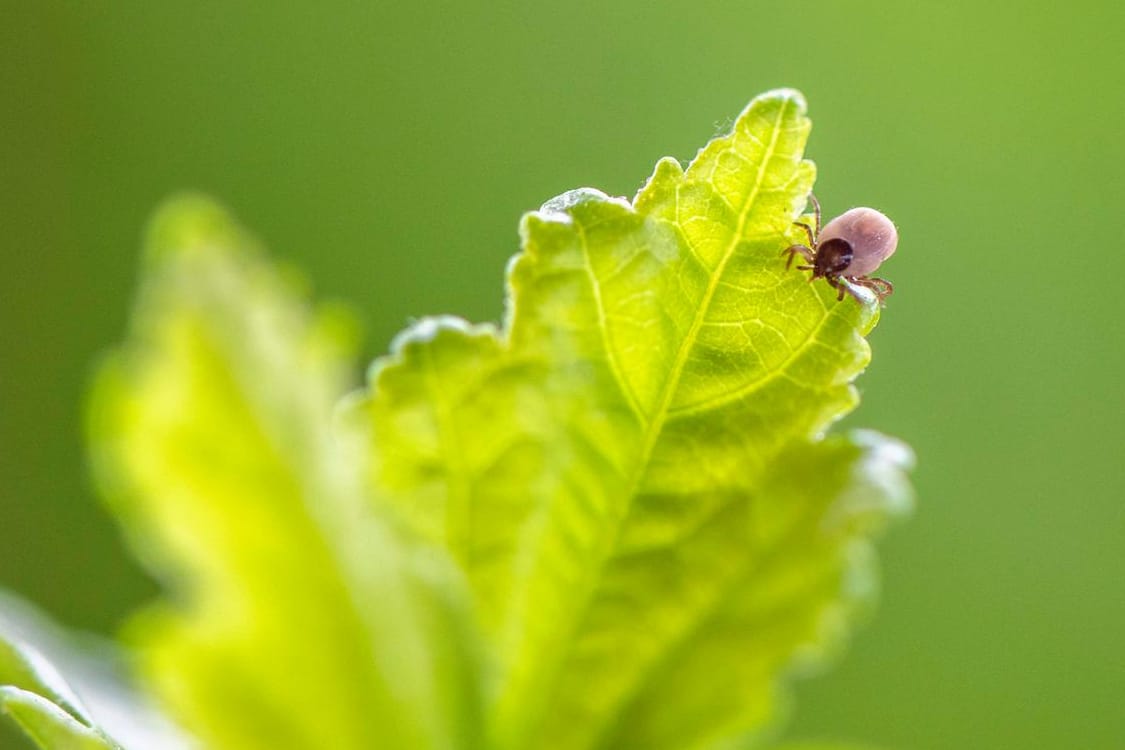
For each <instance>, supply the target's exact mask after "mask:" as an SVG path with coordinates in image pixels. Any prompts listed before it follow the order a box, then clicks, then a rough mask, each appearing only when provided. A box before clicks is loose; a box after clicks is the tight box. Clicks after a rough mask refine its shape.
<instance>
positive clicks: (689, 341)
mask: <svg viewBox="0 0 1125 750" xmlns="http://www.w3.org/2000/svg"><path fill="white" fill-rule="evenodd" d="M808 130H809V121H808V119H807V118H806V117H805V104H804V101H803V99H802V98H801V96H800V95H799V94H797V93H796V92H793V91H776V92H771V93H769V94H766V95H764V96H762V97H759V98H758V99H756V100H754V101H753V102H752V103H751V104H750V106H749V107H748V108H747V109H746V111H745V112H743V114H742V115H741V116H740V117H739V119H738V120H737V122H736V123H735V125H734V128H733V132H732V133H731V134H730V135H728V136H725V137H722V138H719V139H716V140H715V141H713V142H711V143H710V144H709V145H708V146H707V147H705V148H704V149H703V150H702V151H701V152H700V153H699V155H698V156H697V157H696V159H695V160H694V161H693V162H692V163H691V165H690V166H689V167H688V168H687V170H686V171H685V170H684V169H683V168H681V166H680V165H679V164H678V163H677V162H675V161H673V160H670V159H665V160H662V161H661V162H660V163H659V164H658V165H657V168H656V172H655V174H654V175H653V177H652V178H651V180H650V181H649V183H648V184H647V185H646V186H645V187H644V188H643V189H642V190H641V192H640V193H639V194H638V195H637V197H636V199H635V200H634V201H633V202H632V203H630V202H629V201H627V200H625V199H621V198H610V197H607V196H606V195H604V194H602V193H600V192H598V191H596V190H591V189H583V190H577V191H573V192H570V193H567V194H565V195H563V196H560V197H559V198H556V199H554V200H552V201H550V202H548V203H547V204H546V205H544V206H543V208H542V209H541V210H540V211H538V212H535V213H532V214H530V215H529V216H527V217H526V218H525V220H524V222H523V226H522V235H523V253H522V254H521V255H519V256H517V257H516V259H515V261H514V263H513V264H512V266H511V270H510V275H509V283H510V289H511V298H510V306H509V312H508V320H507V322H506V325H505V327H504V329H503V330H502V331H498V330H496V329H494V328H492V327H488V326H478V327H472V326H469V325H467V324H465V323H463V322H461V321H458V320H455V319H449V318H439V319H430V320H425V321H422V322H421V323H419V324H418V325H417V326H415V327H414V328H413V329H412V330H410V331H408V332H406V333H405V334H404V335H402V336H401V337H400V338H399V339H398V340H397V342H396V344H395V346H394V347H393V352H392V355H391V356H390V357H389V358H387V359H385V360H383V361H381V362H379V363H377V365H376V366H375V367H374V368H373V370H372V374H371V383H370V391H369V395H368V397H367V400H366V401H363V402H361V406H360V407H359V408H358V409H356V410H354V411H352V412H351V416H352V417H353V418H355V417H356V416H357V415H358V417H359V419H358V421H359V422H361V423H362V422H363V421H364V420H366V421H367V425H368V427H369V429H370V453H371V456H372V467H371V472H372V477H373V482H374V484H375V485H376V487H377V488H378V495H379V496H380V497H382V498H384V499H385V500H386V501H387V502H388V503H389V504H390V505H391V506H392V507H393V508H394V509H395V510H396V512H397V513H398V514H399V516H400V517H402V518H404V519H406V521H407V523H408V524H409V525H410V526H411V527H412V528H413V529H414V530H415V531H416V532H417V533H418V534H420V535H422V536H424V537H425V538H428V539H431V540H434V541H437V542H440V543H442V544H444V545H445V547H446V548H447V549H448V550H449V551H450V553H451V554H452V556H453V557H454V558H455V559H456V560H457V561H458V562H459V563H460V565H461V566H462V568H463V570H464V571H465V574H466V576H467V578H468V580H469V582H470V586H471V588H472V590H473V593H474V596H475V600H476V602H477V606H478V607H479V608H480V616H481V620H482V622H483V624H484V627H485V629H486V632H487V633H488V635H489V637H490V639H491V642H492V644H493V648H494V649H495V651H496V653H497V655H498V661H499V663H500V670H501V678H500V683H499V686H498V688H497V694H496V697H495V699H494V700H495V703H494V706H493V710H494V711H495V712H496V717H497V719H496V720H497V731H498V733H499V736H500V746H501V747H503V748H505V749H506V750H517V749H522V748H555V749H558V750H579V749H586V748H607V749H608V748H645V750H661V749H662V748H668V749H670V750H671V749H673V748H674V749H675V750H687V749H688V748H704V747H706V748H712V747H720V746H722V747H728V746H733V745H732V744H730V743H733V742H738V743H740V744H741V742H742V739H741V738H745V737H747V736H749V735H752V734H753V733H754V732H755V731H756V730H759V729H760V728H761V727H762V726H763V725H765V724H766V723H767V722H769V721H770V720H771V719H772V718H773V717H774V715H775V714H776V713H777V705H778V704H777V701H776V700H775V690H776V686H777V682H778V679H779V677H781V676H782V675H783V674H785V673H786V672H787V671H789V670H792V669H793V668H794V667H797V666H807V665H810V664H814V663H817V662H818V661H821V660H822V657H823V655H824V653H825V652H826V651H828V650H830V649H831V648H833V647H835V646H836V645H837V644H838V642H839V641H840V639H841V637H842V636H843V635H844V634H845V632H846V630H847V626H848V623H849V622H850V620H851V616H852V614H853V612H854V611H855V610H856V608H857V605H859V604H862V603H863V602H864V601H866V600H867V599H868V595H869V593H870V591H871V590H872V588H873V572H872V566H871V558H872V555H871V554H870V550H869V547H868V545H869V539H870V537H871V535H872V534H873V533H874V532H875V531H876V530H877V529H878V528H879V527H880V526H881V524H882V521H883V520H884V519H885V517H886V516H888V515H890V514H891V513H894V512H897V511H900V510H902V509H903V508H904V507H906V506H907V505H908V503H909V490H908V487H907V486H906V483H905V480H904V479H903V476H902V474H903V471H904V469H905V468H907V467H908V465H909V464H910V460H911V459H910V454H909V452H908V451H907V450H906V449H905V448H904V447H903V446H901V445H900V444H898V443H896V442H894V441H891V440H888V439H885V438H881V437H879V436H877V435H874V434H871V433H859V434H855V435H850V436H845V437H833V438H829V439H823V438H822V437H821V436H822V433H823V431H824V430H825V429H826V428H827V427H828V426H829V425H830V424H831V423H832V421H834V420H836V419H838V418H839V417H841V416H842V415H843V414H845V413H846V412H847V411H849V410H850V409H851V408H853V407H854V405H855V404H856V401H857V397H856V393H855V391H854V389H853V388H852V386H851V385H850V383H851V381H852V380H853V379H854V378H855V377H856V376H857V375H858V374H859V372H860V371H861V370H862V369H863V368H864V366H865V365H866V364H867V362H868V359H869V349H868V347H867V344H866V342H865V341H864V339H863V335H864V334H866V333H867V332H868V331H870V329H871V327H872V326H873V325H874V324H875V321H876V319H877V316H878V308H877V306H876V305H875V304H874V303H873V302H871V301H869V302H867V303H865V304H857V303H856V302H855V301H853V300H850V299H849V300H846V301H845V302H843V303H837V302H836V301H835V294H834V293H833V292H832V290H830V289H829V288H828V287H827V286H826V285H825V284H822V283H817V284H809V283H807V279H806V278H805V276H804V275H803V274H800V273H797V272H795V271H786V270H785V263H784V260H783V258H782V256H781V251H782V250H783V249H784V248H785V247H786V246H787V245H788V244H790V243H791V242H792V241H795V240H798V239H800V237H801V235H800V234H798V232H797V231H794V230H795V229H796V228H795V227H794V226H793V224H792V222H793V220H794V218H796V217H797V216H798V214H799V211H800V210H801V208H802V207H803V206H804V204H805V201H806V198H807V195H808V193H809V191H810V189H811V188H812V183H813V179H814V167H813V165H812V164H811V162H808V161H804V160H803V159H802V152H803V148H804V144H805V140H806V137H807V134H808Z"/></svg>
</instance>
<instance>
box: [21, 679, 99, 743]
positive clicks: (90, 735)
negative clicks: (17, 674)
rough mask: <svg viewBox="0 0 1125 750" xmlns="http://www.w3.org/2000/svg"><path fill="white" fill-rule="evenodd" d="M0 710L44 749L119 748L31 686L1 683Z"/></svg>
mask: <svg viewBox="0 0 1125 750" xmlns="http://www.w3.org/2000/svg"><path fill="white" fill-rule="evenodd" d="M0 710H2V711H3V712H4V713H6V714H8V715H9V716H11V717H12V720H13V721H15V722H16V724H18V725H19V727H20V728H21V729H22V730H23V731H24V732H25V733H26V734H27V736H28V737H30V738H31V739H33V740H34V741H35V744H37V745H39V747H41V748H43V750H117V745H114V744H113V743H112V742H111V741H110V740H109V739H107V738H106V737H105V735H103V734H102V733H100V732H98V731H97V730H95V729H93V728H91V727H89V726H87V725H86V724H83V723H82V722H80V721H78V719H76V718H74V716H73V715H71V714H70V713H67V712H66V711H64V710H63V709H62V708H61V707H60V706H59V705H57V704H55V703H52V702H51V701H49V700H47V699H46V698H44V697H43V696H41V695H37V694H36V693H33V692H31V691H29V690H21V689H20V688H17V687H11V686H7V685H5V686H0Z"/></svg>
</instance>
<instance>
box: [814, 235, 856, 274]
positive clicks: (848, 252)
mask: <svg viewBox="0 0 1125 750" xmlns="http://www.w3.org/2000/svg"><path fill="white" fill-rule="evenodd" d="M853 257H854V252H853V250H852V245H851V243H850V242H848V241H847V240H845V239H842V238H840V237H834V238H832V239H829V240H825V241H824V242H821V243H820V244H819V245H817V246H816V260H815V261H813V276H812V277H813V278H814V279H819V278H820V277H821V276H838V275H840V274H842V273H843V272H844V271H846V270H847V268H848V266H850V265H851V263H852V258H853Z"/></svg>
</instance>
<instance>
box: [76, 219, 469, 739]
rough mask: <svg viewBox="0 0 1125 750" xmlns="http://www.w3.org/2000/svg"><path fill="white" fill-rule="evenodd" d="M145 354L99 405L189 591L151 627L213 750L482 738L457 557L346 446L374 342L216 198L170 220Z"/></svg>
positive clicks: (164, 558) (116, 475) (144, 325)
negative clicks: (364, 357) (277, 262)
mask: <svg viewBox="0 0 1125 750" xmlns="http://www.w3.org/2000/svg"><path fill="white" fill-rule="evenodd" d="M143 283H144V287H143V290H142V294H141V298H140V302H139V304H138V307H137V310H136V313H135V316H134V319H133V332H132V336H131V339H130V341H129V343H128V344H127V345H126V346H125V347H124V348H123V349H121V350H120V351H119V352H118V353H116V355H115V356H113V357H112V358H111V360H110V361H109V362H108V363H107V364H106V365H105V367H104V368H103V370H102V373H101V377H100V379H99V383H98V387H97V390H96V394H95V399H94V403H93V409H92V418H91V425H92V435H93V446H94V452H95V458H96V463H97V468H98V470H99V476H100V479H101V481H102V484H103V486H104V488H105V491H106V494H107V496H108V497H109V498H110V500H111V501H112V505H113V508H114V510H115V512H116V513H117V514H118V515H119V516H120V517H121V520H122V522H123V524H124V526H125V528H126V531H127V532H128V533H129V535H130V538H131V540H132V542H133V544H134V546H135V549H136V550H137V552H138V554H139V555H140V557H141V558H142V559H143V560H144V561H145V562H146V563H147V564H148V565H149V567H150V568H151V569H152V570H153V572H154V573H155V574H156V575H157V576H158V577H159V578H160V579H162V580H163V581H164V582H165V584H166V586H167V588H168V590H169V597H168V599H167V600H166V601H164V602H163V603H162V604H160V605H159V606H157V607H155V608H153V609H152V610H150V611H149V612H147V613H146V614H144V615H142V616H141V617H140V618H139V619H137V620H136V621H135V622H134V623H133V625H132V627H131V630H130V634H131V635H130V637H131V639H132V640H133V641H134V642H135V643H136V645H137V648H138V649H139V651H140V654H141V659H142V669H143V672H144V675H145V677H146V678H147V680H148V681H149V682H150V684H151V685H152V686H153V688H154V689H155V691H156V692H157V694H158V695H159V697H160V698H161V699H162V700H163V701H164V703H165V704H166V705H167V706H168V707H169V708H170V710H171V711H172V713H173V714H174V715H175V716H176V717H177V718H178V719H179V720H180V721H182V723H183V724H184V725H185V726H187V727H190V728H191V730H192V732H193V733H195V734H196V735H197V736H198V737H199V738H200V740H202V741H203V743H204V744H205V746H206V747H208V748H211V749H212V750H219V749H222V748H231V749H232V750H233V749H237V750H253V749H254V748H263V749H264V748H269V749H270V750H284V749H285V748H312V747H324V748H333V749H334V750H348V749H350V748H357V749H358V748H362V749H363V750H368V749H369V748H373V747H403V748H406V747H411V748H442V749H446V748H448V749H449V750H454V749H461V748H473V747H478V746H479V745H480V743H481V741H482V740H481V733H482V729H481V719H480V712H479V705H478V699H479V681H480V679H481V673H482V670H481V669H480V668H479V666H478V664H477V648H476V646H475V645H474V635H473V632H472V627H471V622H470V615H469V614H468V613H467V611H466V598H465V597H464V596H463V595H462V594H461V593H460V592H461V587H460V581H459V578H458V575H457V573H456V570H455V568H454V566H452V565H451V564H448V562H447V561H446V560H445V559H444V557H443V555H442V554H441V553H439V552H436V551H434V550H428V549H425V548H423V547H420V546H419V545H418V543H417V542H416V541H415V540H414V539H412V538H411V537H410V536H409V535H408V534H405V533H403V532H402V531H401V530H400V529H397V528H395V527H394V526H393V525H392V524H390V523H388V522H387V521H386V520H385V519H382V518H380V517H378V516H376V515H375V514H373V513H372V512H371V505H372V503H371V501H370V499H369V498H367V497H366V496H365V494H364V491H363V489H362V486H361V483H360V481H359V478H360V476H361V475H362V473H363V467H362V464H361V463H359V462H357V460H356V458H357V456H361V455H362V454H361V453H359V452H357V451H354V450H350V449H349V447H348V445H347V444H346V443H344V442H341V441H342V440H343V438H341V439H340V440H337V439H335V438H334V437H333V435H332V429H333V428H332V412H333V409H334V404H335V402H336V401H337V399H338V398H339V396H340V395H341V394H342V393H344V392H345V390H346V389H347V388H348V385H349V373H350V372H351V367H352V351H351V350H352V348H353V344H354V336H353V335H352V334H351V327H350V325H349V323H348V320H347V318H346V317H345V316H343V315H341V314H340V313H339V311H333V310H329V309H326V310H319V311H313V310H310V309H309V308H308V306H307V305H306V304H305V303H304V302H303V301H302V300H301V295H300V293H299V292H300V289H299V287H298V283H297V281H296V280H295V278H293V277H292V275H288V276H286V275H283V274H279V273H277V272H276V271H275V270H274V269H273V268H272V267H271V266H270V265H269V264H268V263H267V262H266V261H265V260H264V259H263V257H262V256H261V254H260V253H259V251H258V250H257V248H256V246H255V243H254V242H253V241H252V240H250V239H249V238H248V237H247V236H246V235H245V233H244V232H243V231H242V230H241V229H240V228H239V227H237V226H236V225H235V224H234V223H233V222H232V221H231V219H230V218H228V217H227V216H226V214H224V213H223V212H222V211H221V210H220V209H218V208H217V207H216V206H214V205H212V204H211V203H209V202H207V201H205V200H203V199H200V198H193V197H186V198H182V199H180V200H177V201H174V202H172V203H171V204H170V205H168V206H167V207H166V208H165V209H164V210H163V211H161V212H160V214H159V215H158V216H157V217H156V219H155V221H154V223H153V225H152V228H151V231H150V237H149V242H148V252H147V256H146V265H145V269H144V281H143Z"/></svg>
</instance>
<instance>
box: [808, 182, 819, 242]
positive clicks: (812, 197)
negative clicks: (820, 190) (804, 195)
mask: <svg viewBox="0 0 1125 750" xmlns="http://www.w3.org/2000/svg"><path fill="white" fill-rule="evenodd" d="M809 203H811V204H812V206H813V215H814V216H816V236H817V237H819V236H820V201H818V200H817V199H816V196H815V195H813V194H812V193H809ZM813 246H814V247H815V246H816V243H815V242H814V243H813Z"/></svg>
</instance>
